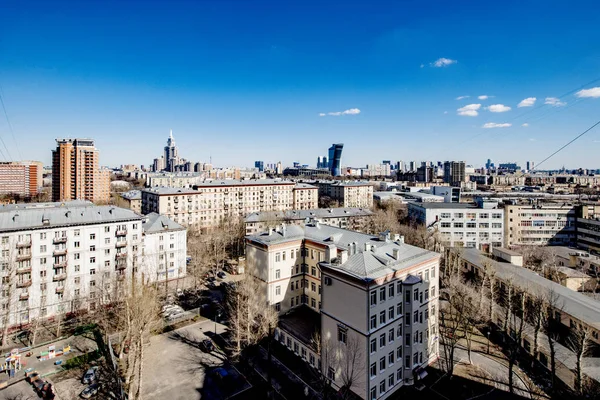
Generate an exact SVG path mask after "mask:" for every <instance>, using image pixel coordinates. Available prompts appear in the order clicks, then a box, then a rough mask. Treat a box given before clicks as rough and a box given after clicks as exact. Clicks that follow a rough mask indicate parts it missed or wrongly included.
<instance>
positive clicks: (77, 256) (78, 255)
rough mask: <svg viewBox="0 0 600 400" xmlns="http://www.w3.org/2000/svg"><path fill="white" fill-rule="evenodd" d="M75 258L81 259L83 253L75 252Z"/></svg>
mask: <svg viewBox="0 0 600 400" xmlns="http://www.w3.org/2000/svg"><path fill="white" fill-rule="evenodd" d="M73 258H74V259H75V260H79V259H80V258H81V254H79V253H75V254H73Z"/></svg>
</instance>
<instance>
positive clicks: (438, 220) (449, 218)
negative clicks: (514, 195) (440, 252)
mask: <svg viewBox="0 0 600 400" xmlns="http://www.w3.org/2000/svg"><path fill="white" fill-rule="evenodd" d="M408 216H409V218H411V219H413V220H414V221H416V222H418V223H419V224H421V225H424V226H425V227H426V228H427V229H429V230H437V232H439V234H440V239H441V240H442V242H443V243H445V244H447V245H448V246H450V247H454V246H462V247H474V248H477V249H479V250H484V251H487V252H491V251H492V249H493V248H494V247H502V245H503V240H504V210H503V209H501V208H498V203H495V202H492V203H491V204H486V205H483V204H482V206H477V205H472V204H466V203H409V204H408Z"/></svg>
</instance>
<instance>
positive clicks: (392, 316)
mask: <svg viewBox="0 0 600 400" xmlns="http://www.w3.org/2000/svg"><path fill="white" fill-rule="evenodd" d="M388 318H389V320H390V321H391V320H393V319H394V306H392V307H390V308H389V309H388Z"/></svg>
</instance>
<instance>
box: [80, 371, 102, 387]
mask: <svg viewBox="0 0 600 400" xmlns="http://www.w3.org/2000/svg"><path fill="white" fill-rule="evenodd" d="M97 373H98V367H92V368H90V369H88V370H87V371H86V372H85V374H84V375H83V378H81V383H83V384H84V385H87V384H90V383H94V381H95V380H96V374H97Z"/></svg>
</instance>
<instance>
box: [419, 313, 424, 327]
mask: <svg viewBox="0 0 600 400" xmlns="http://www.w3.org/2000/svg"><path fill="white" fill-rule="evenodd" d="M419 322H420V323H421V324H422V323H423V311H420V312H419Z"/></svg>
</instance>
